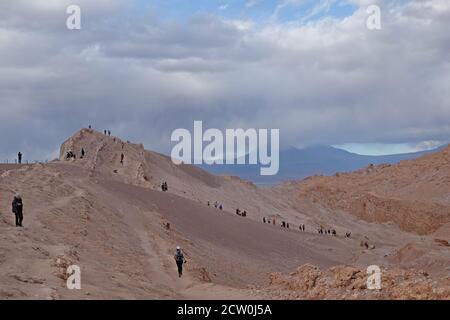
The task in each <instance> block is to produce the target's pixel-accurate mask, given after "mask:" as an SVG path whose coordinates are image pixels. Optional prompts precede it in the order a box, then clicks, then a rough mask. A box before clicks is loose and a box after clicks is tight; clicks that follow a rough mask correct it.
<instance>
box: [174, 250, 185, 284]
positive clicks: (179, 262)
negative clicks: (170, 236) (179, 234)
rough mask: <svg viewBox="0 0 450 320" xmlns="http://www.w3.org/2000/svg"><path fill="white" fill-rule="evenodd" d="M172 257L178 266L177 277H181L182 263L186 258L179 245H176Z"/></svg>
mask: <svg viewBox="0 0 450 320" xmlns="http://www.w3.org/2000/svg"><path fill="white" fill-rule="evenodd" d="M174 258H175V262H176V263H177V267H178V277H180V278H181V276H182V275H183V264H184V263H186V259H185V258H184V255H183V252H182V251H181V248H180V247H177V251H176V252H175V256H174Z"/></svg>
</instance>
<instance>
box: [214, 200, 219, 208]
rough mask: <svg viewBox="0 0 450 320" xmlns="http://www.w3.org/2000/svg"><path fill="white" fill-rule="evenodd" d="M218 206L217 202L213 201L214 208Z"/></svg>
mask: <svg viewBox="0 0 450 320" xmlns="http://www.w3.org/2000/svg"><path fill="white" fill-rule="evenodd" d="M218 206H219V204H218V203H217V201H216V202H214V208H216V209H217V207H218Z"/></svg>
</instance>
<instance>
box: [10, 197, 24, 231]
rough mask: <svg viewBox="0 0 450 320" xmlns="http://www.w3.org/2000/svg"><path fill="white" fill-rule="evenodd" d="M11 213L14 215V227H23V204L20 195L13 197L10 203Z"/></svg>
mask: <svg viewBox="0 0 450 320" xmlns="http://www.w3.org/2000/svg"><path fill="white" fill-rule="evenodd" d="M12 212H13V213H14V214H15V215H16V227H23V226H22V221H23V202H22V197H21V196H20V194H17V195H15V196H14V199H13V202H12Z"/></svg>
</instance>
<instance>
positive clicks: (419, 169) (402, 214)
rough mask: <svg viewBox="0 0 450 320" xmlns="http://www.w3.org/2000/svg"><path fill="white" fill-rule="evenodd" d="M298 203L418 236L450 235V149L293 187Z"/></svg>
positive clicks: (370, 166)
mask: <svg viewBox="0 0 450 320" xmlns="http://www.w3.org/2000/svg"><path fill="white" fill-rule="evenodd" d="M289 188H290V189H291V190H297V191H298V197H299V199H298V200H299V201H300V202H302V201H304V200H305V199H308V200H311V201H313V202H315V203H320V204H321V205H323V206H324V207H327V208H329V209H332V210H342V211H345V212H348V213H350V214H352V215H354V216H356V217H358V218H361V219H363V220H366V221H369V222H378V223H384V222H393V223H395V224H396V225H397V226H398V227H399V228H401V229H402V230H405V231H407V232H413V233H417V234H431V233H435V232H436V233H437V234H441V235H445V234H447V235H448V234H449V233H448V231H449V230H450V229H449V224H450V197H449V194H450V147H449V146H447V147H446V148H444V149H442V150H440V151H437V152H435V153H431V154H428V155H425V156H422V157H420V158H418V159H414V160H404V161H401V162H400V163H399V164H396V165H389V164H381V165H378V166H374V165H369V166H368V167H367V168H365V169H362V170H358V171H356V172H352V173H342V174H336V175H335V176H333V177H323V176H314V177H311V178H309V179H305V180H302V181H300V182H296V183H293V184H291V185H290V186H289Z"/></svg>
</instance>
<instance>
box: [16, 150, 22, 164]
mask: <svg viewBox="0 0 450 320" xmlns="http://www.w3.org/2000/svg"><path fill="white" fill-rule="evenodd" d="M17 161H18V162H19V164H21V163H22V152H19V153H18V154H17Z"/></svg>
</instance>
